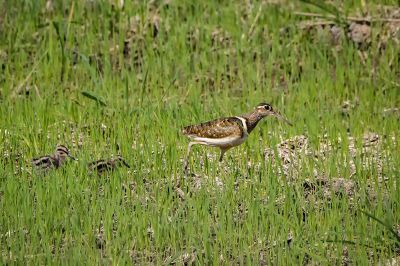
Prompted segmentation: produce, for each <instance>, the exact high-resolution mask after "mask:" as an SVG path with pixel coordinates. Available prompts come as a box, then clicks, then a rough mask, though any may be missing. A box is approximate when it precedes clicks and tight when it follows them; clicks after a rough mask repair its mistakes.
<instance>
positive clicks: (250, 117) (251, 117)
mask: <svg viewBox="0 0 400 266" xmlns="http://www.w3.org/2000/svg"><path fill="white" fill-rule="evenodd" d="M242 117H243V118H244V119H246V125H247V133H248V134H250V133H251V131H253V129H254V128H255V127H256V126H257V124H258V122H260V120H261V119H263V116H262V115H260V114H259V113H258V112H251V113H248V114H244V115H242Z"/></svg>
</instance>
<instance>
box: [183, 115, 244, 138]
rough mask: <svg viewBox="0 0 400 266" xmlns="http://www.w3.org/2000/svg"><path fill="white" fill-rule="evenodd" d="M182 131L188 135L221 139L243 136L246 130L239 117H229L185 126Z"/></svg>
mask: <svg viewBox="0 0 400 266" xmlns="http://www.w3.org/2000/svg"><path fill="white" fill-rule="evenodd" d="M182 133H183V134H184V135H186V136H188V137H201V138H210V139H220V138H226V137H230V136H243V134H244V130H243V124H242V121H241V120H240V119H239V118H237V117H227V118H220V119H216V120H212V121H208V122H204V123H201V124H198V125H192V126H187V127H184V128H183V130H182Z"/></svg>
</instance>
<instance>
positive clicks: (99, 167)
mask: <svg viewBox="0 0 400 266" xmlns="http://www.w3.org/2000/svg"><path fill="white" fill-rule="evenodd" d="M123 165H124V166H126V167H128V168H131V167H130V166H129V164H128V163H127V162H126V161H125V160H124V158H122V156H121V155H118V156H117V157H116V158H113V159H110V160H98V161H95V162H91V163H89V164H88V168H89V171H90V172H97V174H98V175H99V176H100V175H102V174H103V173H106V172H111V171H114V170H115V169H116V168H117V167H119V166H123Z"/></svg>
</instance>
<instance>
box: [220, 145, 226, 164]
mask: <svg viewBox="0 0 400 266" xmlns="http://www.w3.org/2000/svg"><path fill="white" fill-rule="evenodd" d="M227 150H228V149H223V148H221V155H220V156H219V162H222V159H223V158H224V154H225V152H226V151H227Z"/></svg>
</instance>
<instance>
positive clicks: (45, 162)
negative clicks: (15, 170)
mask: <svg viewBox="0 0 400 266" xmlns="http://www.w3.org/2000/svg"><path fill="white" fill-rule="evenodd" d="M31 163H32V166H33V167H35V168H36V169H42V170H43V169H50V168H52V167H54V166H57V165H56V162H55V161H54V160H53V159H52V158H51V156H42V157H39V158H34V159H32V161H31Z"/></svg>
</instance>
